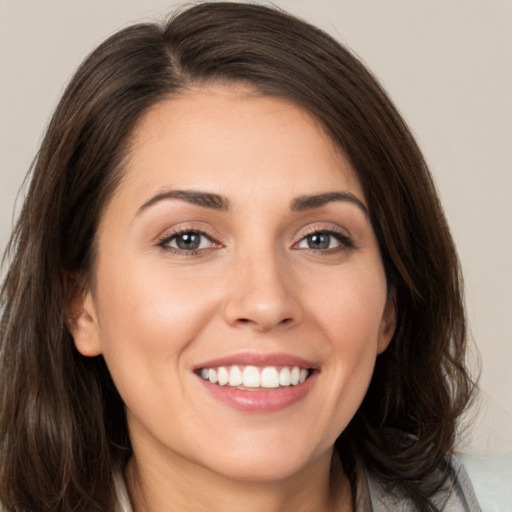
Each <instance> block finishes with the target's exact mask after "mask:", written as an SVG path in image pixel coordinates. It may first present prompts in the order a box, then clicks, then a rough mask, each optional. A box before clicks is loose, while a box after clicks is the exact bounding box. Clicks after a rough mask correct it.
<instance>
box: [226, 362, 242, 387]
mask: <svg viewBox="0 0 512 512" xmlns="http://www.w3.org/2000/svg"><path fill="white" fill-rule="evenodd" d="M242 382H243V378H242V371H241V370H240V368H238V366H232V367H231V370H230V371H229V385H230V386H233V387H235V386H241V385H242Z"/></svg>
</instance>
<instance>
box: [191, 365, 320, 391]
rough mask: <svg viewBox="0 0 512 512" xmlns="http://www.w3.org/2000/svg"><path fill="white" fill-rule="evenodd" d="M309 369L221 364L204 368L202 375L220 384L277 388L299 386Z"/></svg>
mask: <svg viewBox="0 0 512 512" xmlns="http://www.w3.org/2000/svg"><path fill="white" fill-rule="evenodd" d="M309 373H310V372H309V370H306V369H305V368H299V367H298V366H294V367H289V366H284V367H282V368H281V369H280V370H278V369H277V368H276V367H275V366H265V367H264V368H259V367H257V366H246V367H245V368H243V370H241V369H240V368H239V367H238V366H236V365H235V366H230V367H225V366H219V367H218V368H202V369H201V371H200V375H201V377H202V378H203V379H204V380H208V381H210V382H211V383H212V384H218V385H219V386H226V385H229V386H231V387H239V386H243V387H246V388H262V389H276V388H279V387H280V386H281V387H289V386H297V385H298V384H302V383H303V382H304V381H305V380H306V379H307V378H308V376H309Z"/></svg>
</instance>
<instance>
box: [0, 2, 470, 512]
mask: <svg viewBox="0 0 512 512" xmlns="http://www.w3.org/2000/svg"><path fill="white" fill-rule="evenodd" d="M205 81H223V82H245V83H250V84H252V85H253V86H256V87H257V88H258V89H259V90H260V91H261V92H262V94H271V95H276V96H279V97H285V98H288V99H289V100H291V101H293V102H295V103H296V104H297V105H299V106H301V107H302V108H305V109H307V110H308V111H310V112H311V113H312V114H313V115H314V116H316V118H318V119H319V120H320V121H321V123H323V125H324V126H325V127H326V129H327V130H328V132H329V133H330V134H331V136H332V138H333V140H334V141H335V142H336V144H338V145H339V146H340V147H342V148H343V150H344V151H345V153H346V155H348V157H349V159H350V160H351V162H352V164H353V167H354V168H355V170H356V171H357V174H358V176H359V179H360V181H361V183H362V186H363V188H364V191H365V194H366V198H367V200H368V204H369V208H370V215H371V221H372V225H373V228H374V230H375V233H376V235H377V238H378V241H379V244H380V249H381V254H382V258H383V262H384V266H385V269H386V274H387V278H388V284H389V288H390V290H392V293H393V295H394V298H395V301H396V307H397V311H398V326H397V330H396V333H395V336H394V338H393V341H392V343H391V345H390V347H389V348H388V350H387V351H386V352H384V353H383V354H382V355H381V356H379V357H378V360H377V364H376V368H375V373H374V376H373V380H372V382H371V385H370V389H369V391H368V394H367V396H366V398H365V400H364V402H363V404H362V405H361V407H360V409H359V411H358V412H357V414H356V416H355V417H354V418H353V420H352V422H351V424H350V425H349V427H348V428H347V429H346V430H345V431H344V432H343V433H342V434H341V436H340V438H339V439H338V441H337V444H336V446H337V448H338V452H339V454H340V457H341V459H342V462H343V464H344V467H345V469H346V470H347V472H349V473H350V472H351V471H352V468H353V466H354V459H355V457H359V458H360V459H361V460H363V461H364V464H365V466H366V467H367V468H368V470H369V471H372V472H374V473H375V474H377V475H378V476H380V477H381V478H382V479H384V480H386V481H388V482H390V483H393V484H394V485H395V487H398V488H400V489H401V490H402V492H404V493H405V494H407V495H409V496H410V497H412V498H413V500H414V502H415V503H416V504H417V506H418V509H419V510H435V507H434V505H432V504H431V502H430V499H429V496H430V495H431V494H432V493H433V492H434V490H435V489H434V488H435V486H436V485H439V484H440V483H441V482H442V479H443V478H444V476H446V475H441V477H440V478H439V481H437V482H434V484H435V485H434V486H433V487H431V488H426V487H425V486H423V485H422V484H421V481H422V480H423V479H424V478H425V477H426V476H427V475H430V474H432V472H433V470H434V469H435V468H439V467H440V465H442V463H443V460H445V456H446V454H447V453H448V452H450V450H451V449H452V446H453V442H454V434H455V426H456V420H457V418H458V417H459V416H460V414H461V412H462V411H463V410H464V409H465V407H466V406H467V404H468V402H469V399H470V397H471V394H472V391H473V385H472V383H471V380H470V379H469V377H468V374H467V371H466V368H465V364H464V358H465V348H466V327H465V317H464V309H463V302H462V289H461V288H462V285H461V276H460V271H459V264H458V259H457V255H456V252H455V248H454V244H453V241H452V238H451V236H450V233H449V230H448V227H447V224H446V221H445V217H444V215H443V211H442V208H441V206H440V203H439V200H438V197H437V194H436V191H435V187H434V185H433V183H432V179H431V177H430V175H429V172H428V170H427V167H426V165H425V162H424V159H423V157H422V155H421V152H420V151H419V149H418V147H417V145H416V143H415V141H414V139H413V137H412V136H411V133H410V131H409V130H408V128H407V126H406V125H405V123H404V121H403V120H402V119H401V117H400V115H399V114H398V112H397V111H396V109H395V108H394V106H393V105H392V103H391V102H390V100H389V98H388V97H387V96H386V94H385V93H384V91H383V90H382V88H381V87H380V86H379V84H378V83H377V81H376V80H375V78H373V77H372V75H371V74H370V73H369V71H368V70H367V69H366V68H365V67H364V66H363V65H362V64H361V62H359V61H358V60H357V59H356V58H355V57H354V56H353V55H352V54H351V53H350V52H349V51H347V50H346V49H345V48H343V47H342V46H340V45H339V44H338V43H337V42H335V41H334V40H333V39H332V38H331V37H329V36H328V35H327V34H325V33H324V32H322V31H320V30H318V29H316V28H315V27H313V26H311V25H308V24H307V23H305V22H303V21H300V20H298V19H296V18H294V17H292V16H290V15H288V14H286V13H283V12H281V11H278V10H276V9H272V8H268V7H262V6H256V5H248V4H241V3H208V4H203V5H197V6H195V7H192V8H190V9H188V10H185V11H183V12H181V13H180V14H179V15H177V16H175V17H174V18H172V19H170V21H169V22H168V23H166V24H165V25H163V26H158V25H156V24H140V25H134V26H131V27H129V28H126V29H124V30H122V31H120V32H118V33H117V34H115V35H113V36H112V37H110V38H109V39H108V40H106V41H105V42H104V43H103V44H101V45H100V46H99V47H98V48H97V49H96V50H95V51H94V52H93V53H92V54H91V55H90V56H89V57H88V58H87V59H86V60H85V62H84V63H83V64H82V66H81V67H80V68H79V70H78V71H77V73H76V75H75V76H74V78H73V79H72V81H71V83H70V84H69V86H68V88H67V89H66V91H65V93H64V95H63V97H62V99H61V101H60V103H59V105H58V107H57V110H56V112H55V114H54V116H53V118H52V120H51V123H50V125H49V127H48V130H47V133H46V135H45V138H44V140H43V143H42V146H41V148H40V151H39V153H38V155H37V158H36V160H35V162H34V165H33V168H32V175H31V182H30V188H29V190H28V195H27V197H26V200H25V203H24V206H23V209H22V211H21V214H20V216H19V220H18V222H17V225H16V228H15V230H14V233H13V235H12V238H11V241H10V244H9V247H8V251H7V252H6V258H7V260H8V261H9V266H8V268H7V272H6V277H5V280H4V282H3V285H2V288H1V295H0V307H1V308H2V309H3V312H2V318H1V323H0V336H1V343H2V347H1V362H0V386H1V392H0V500H1V501H2V502H3V504H4V507H5V508H6V510H11V511H27V510H32V511H36V510H37V511H38V512H44V511H57V510H62V511H69V510H91V511H92V510H97V511H100V510H101V511H112V510H113V509H114V508H115V505H114V503H115V496H114V494H113V489H112V483H111V482H112V480H111V479H112V472H113V470H114V468H115V467H116V465H119V464H122V463H123V462H124V461H126V459H127V458H128V457H129V455H130V441H129V438H128V432H127V427H126V421H125V415H124V407H123V403H122V401H121V398H120V397H119V395H118V393H117V391H116V389H115V387H114V385H113V383H112V380H111V378H110V375H109V372H108V370H107V368H106V365H105V363H104V361H103V358H102V357H101V356H100V357H97V358H85V357H82V356H81V355H80V354H79V353H78V352H77V351H76V349H75V347H74V344H73V341H72V338H71V335H70V332H69V330H68V328H67V326H66V310H67V305H68V304H69V301H70V297H71V295H72V293H73V291H74V289H75V288H76V286H75V285H74V284H73V279H72V276H79V275H88V273H90V271H91V266H92V265H93V263H94V237H95V232H96V228H97V225H98V221H99V219H100V216H101V212H102V209H103V208H104V206H105V204H106V202H107V201H108V199H109V197H110V195H111V194H112V192H113V190H114V189H115V187H116V185H117V183H118V181H119V179H120V176H121V173H122V169H123V165H122V164H123V158H124V156H125V154H126V152H127V150H128V146H129V142H130V135H131V134H132V133H133V130H134V126H135V125H136V123H137V121H138V120H139V119H140V118H141V116H142V115H143V114H144V113H145V112H146V111H147V110H148V108H150V107H151V106H152V105H154V104H155V103H157V102H159V101H161V100H163V99H164V98H168V97H170V96H172V95H176V94H179V93H180V91H182V90H184V89H185V88H187V86H189V85H191V84H197V83H201V82H205ZM396 431H398V432H400V433H403V434H406V435H407V439H408V440H409V441H408V442H407V443H404V442H403V439H402V438H401V436H398V438H397V436H394V435H390V432H396Z"/></svg>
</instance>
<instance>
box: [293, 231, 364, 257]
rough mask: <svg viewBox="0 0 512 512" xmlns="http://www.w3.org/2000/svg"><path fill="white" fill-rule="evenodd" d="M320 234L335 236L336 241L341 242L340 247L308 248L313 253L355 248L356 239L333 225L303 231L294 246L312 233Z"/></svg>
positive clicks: (327, 252)
mask: <svg viewBox="0 0 512 512" xmlns="http://www.w3.org/2000/svg"><path fill="white" fill-rule="evenodd" d="M319 234H324V235H328V236H331V237H333V238H335V239H336V241H338V242H339V244H340V247H334V248H328V249H311V248H309V249H306V250H308V251H309V252H312V253H315V254H317V255H318V254H320V255H322V254H333V253H337V252H341V251H347V250H350V249H355V244H354V241H353V240H352V238H351V237H350V236H349V235H347V234H346V233H344V232H342V231H338V230H337V229H334V228H332V227H328V228H318V227H315V228H313V229H311V230H310V231H306V233H303V234H302V236H301V238H300V240H299V242H297V243H295V244H294V246H296V245H298V244H300V243H301V242H302V241H304V240H306V239H307V237H309V236H311V235H319Z"/></svg>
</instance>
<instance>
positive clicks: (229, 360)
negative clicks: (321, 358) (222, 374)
mask: <svg viewBox="0 0 512 512" xmlns="http://www.w3.org/2000/svg"><path fill="white" fill-rule="evenodd" d="M234 365H240V366H261V367H263V366H298V367H300V368H306V369H310V370H315V369H316V370H317V369H318V364H315V363H314V362H312V361H308V360H307V359H304V358H302V357H299V356H295V355H293V354H286V353H284V352H279V353H268V354H261V353H255V352H244V353H240V354H232V355H228V356H223V357H219V358H216V359H210V360H209V361H205V362H203V363H200V364H198V365H195V366H194V368H193V369H194V371H196V370H200V369H202V368H217V367H219V366H234Z"/></svg>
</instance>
